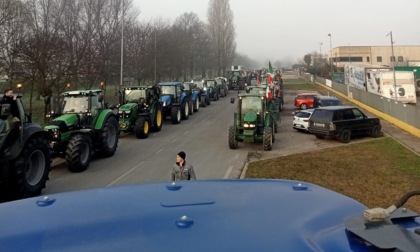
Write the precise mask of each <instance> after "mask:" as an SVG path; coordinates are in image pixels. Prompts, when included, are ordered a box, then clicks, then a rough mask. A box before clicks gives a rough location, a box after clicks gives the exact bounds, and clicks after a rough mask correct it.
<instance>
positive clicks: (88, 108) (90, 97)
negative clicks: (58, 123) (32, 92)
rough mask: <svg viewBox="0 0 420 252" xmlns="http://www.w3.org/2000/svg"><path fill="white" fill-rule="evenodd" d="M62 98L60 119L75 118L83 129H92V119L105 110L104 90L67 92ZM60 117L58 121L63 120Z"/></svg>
mask: <svg viewBox="0 0 420 252" xmlns="http://www.w3.org/2000/svg"><path fill="white" fill-rule="evenodd" d="M62 97H63V101H62V103H61V113H60V114H61V116H60V117H66V118H67V119H70V118H73V120H76V121H77V123H78V124H79V125H81V126H82V127H83V126H85V127H90V126H91V124H92V123H94V122H93V120H92V118H94V117H95V116H96V115H97V114H98V113H99V112H100V111H102V110H103V109H104V108H105V105H104V102H103V95H102V90H78V91H67V92H64V93H62ZM60 117H58V118H56V119H59V120H61V119H63V118H60ZM76 117H77V118H76ZM54 120H55V119H54ZM76 121H74V122H76Z"/></svg>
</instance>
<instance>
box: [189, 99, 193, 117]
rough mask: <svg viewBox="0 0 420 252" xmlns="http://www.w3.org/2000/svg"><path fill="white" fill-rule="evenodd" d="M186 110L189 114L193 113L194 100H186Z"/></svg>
mask: <svg viewBox="0 0 420 252" xmlns="http://www.w3.org/2000/svg"><path fill="white" fill-rule="evenodd" d="M188 112H189V113H190V115H193V114H194V101H188Z"/></svg>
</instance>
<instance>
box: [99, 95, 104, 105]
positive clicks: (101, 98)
mask: <svg viewBox="0 0 420 252" xmlns="http://www.w3.org/2000/svg"><path fill="white" fill-rule="evenodd" d="M103 101H104V95H103V94H100V95H99V96H98V102H99V103H102V102H103Z"/></svg>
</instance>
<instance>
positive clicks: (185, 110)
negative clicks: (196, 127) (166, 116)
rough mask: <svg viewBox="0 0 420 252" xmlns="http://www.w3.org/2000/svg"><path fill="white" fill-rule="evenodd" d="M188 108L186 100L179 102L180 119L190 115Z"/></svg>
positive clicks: (185, 118)
mask: <svg viewBox="0 0 420 252" xmlns="http://www.w3.org/2000/svg"><path fill="white" fill-rule="evenodd" d="M189 108H190V106H189V104H188V102H187V101H184V102H183V103H181V111H182V115H181V119H182V120H187V119H188V117H189V116H190V112H189Z"/></svg>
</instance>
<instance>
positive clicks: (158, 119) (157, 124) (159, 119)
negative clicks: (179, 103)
mask: <svg viewBox="0 0 420 252" xmlns="http://www.w3.org/2000/svg"><path fill="white" fill-rule="evenodd" d="M162 124H163V115H162V110H161V109H160V107H157V108H156V111H155V119H154V123H153V127H152V128H151V130H153V131H155V132H159V131H160V130H161V129H162Z"/></svg>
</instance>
